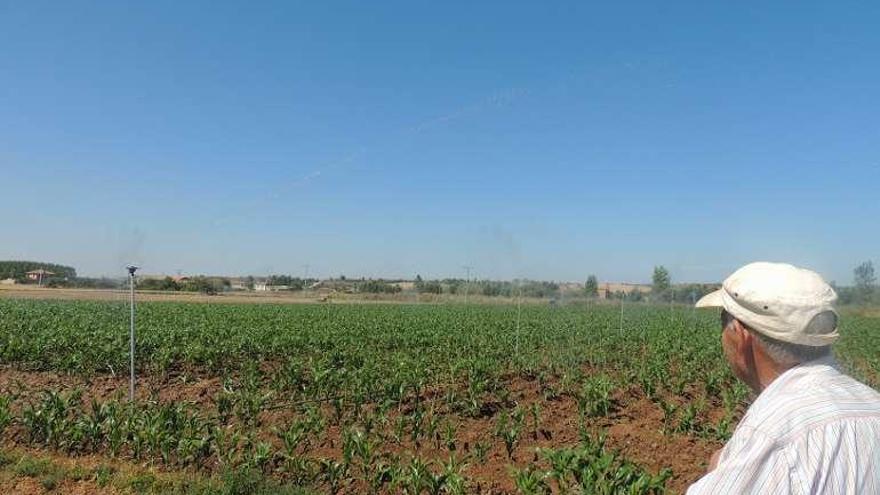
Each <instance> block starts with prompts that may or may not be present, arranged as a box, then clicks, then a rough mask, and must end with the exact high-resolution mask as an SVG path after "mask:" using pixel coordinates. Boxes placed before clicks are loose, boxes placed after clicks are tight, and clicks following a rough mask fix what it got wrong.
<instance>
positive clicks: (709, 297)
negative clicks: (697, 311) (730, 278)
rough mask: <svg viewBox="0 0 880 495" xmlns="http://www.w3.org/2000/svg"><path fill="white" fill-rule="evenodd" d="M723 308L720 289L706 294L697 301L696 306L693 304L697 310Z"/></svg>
mask: <svg viewBox="0 0 880 495" xmlns="http://www.w3.org/2000/svg"><path fill="white" fill-rule="evenodd" d="M723 306H724V303H723V302H722V300H721V289H718V290H716V291H715V292H710V293H708V294H706V295H705V296H703V297H701V298H700V300H699V301H697V304H695V307H697V308H721V307H723Z"/></svg>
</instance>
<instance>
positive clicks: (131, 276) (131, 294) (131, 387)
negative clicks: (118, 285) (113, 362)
mask: <svg viewBox="0 0 880 495" xmlns="http://www.w3.org/2000/svg"><path fill="white" fill-rule="evenodd" d="M125 268H126V269H127V270H128V294H129V304H130V306H131V321H130V326H129V333H128V340H129V354H130V357H131V375H130V380H129V384H128V400H129V401H131V402H134V272H136V271H137V270H138V268H140V267H138V266H135V265H128V266H126V267H125Z"/></svg>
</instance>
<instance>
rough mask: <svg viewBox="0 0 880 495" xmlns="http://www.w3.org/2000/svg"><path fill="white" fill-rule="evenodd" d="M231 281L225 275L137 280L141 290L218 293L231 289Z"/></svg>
mask: <svg viewBox="0 0 880 495" xmlns="http://www.w3.org/2000/svg"><path fill="white" fill-rule="evenodd" d="M231 285H232V284H231V282H230V281H229V279H228V278H225V277H206V276H201V275H200V276H197V277H189V278H187V279H185V280H182V281H179V282H178V281H176V280H174V279H173V278H171V277H165V278H142V279H138V281H137V288H138V289H140V290H163V291H181V292H200V293H202V294H218V293H220V292H224V291H227V290H229V289H230V287H231Z"/></svg>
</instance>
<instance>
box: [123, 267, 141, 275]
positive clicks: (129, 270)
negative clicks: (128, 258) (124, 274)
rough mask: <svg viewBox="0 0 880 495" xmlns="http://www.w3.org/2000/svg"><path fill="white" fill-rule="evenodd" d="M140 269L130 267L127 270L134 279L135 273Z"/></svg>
mask: <svg viewBox="0 0 880 495" xmlns="http://www.w3.org/2000/svg"><path fill="white" fill-rule="evenodd" d="M138 268H140V267H139V266H135V265H128V266H126V267H125V269H126V270H128V274H129V275H130V276H132V277H134V272H136V271H137V270H138Z"/></svg>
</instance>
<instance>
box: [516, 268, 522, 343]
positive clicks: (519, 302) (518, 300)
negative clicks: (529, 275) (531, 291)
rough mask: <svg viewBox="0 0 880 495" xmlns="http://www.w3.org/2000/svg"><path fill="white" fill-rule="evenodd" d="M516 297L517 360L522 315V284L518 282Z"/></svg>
mask: <svg viewBox="0 0 880 495" xmlns="http://www.w3.org/2000/svg"><path fill="white" fill-rule="evenodd" d="M516 285H517V289H519V290H518V291H517V296H516V357H517V359H519V318H520V315H521V314H522V284H521V283H520V281H519V280H517V282H516Z"/></svg>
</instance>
